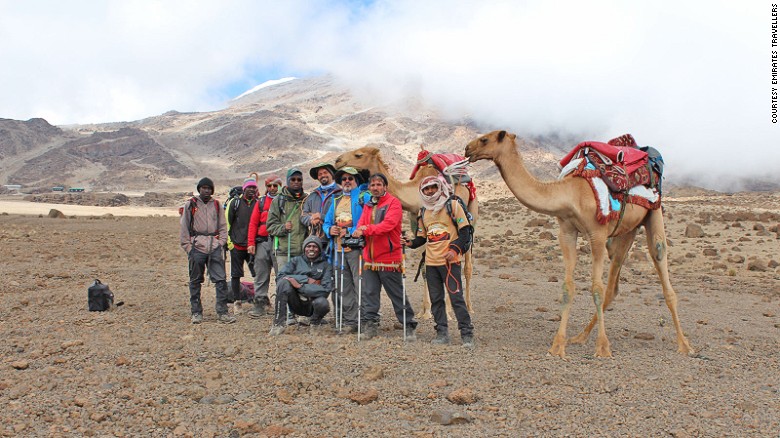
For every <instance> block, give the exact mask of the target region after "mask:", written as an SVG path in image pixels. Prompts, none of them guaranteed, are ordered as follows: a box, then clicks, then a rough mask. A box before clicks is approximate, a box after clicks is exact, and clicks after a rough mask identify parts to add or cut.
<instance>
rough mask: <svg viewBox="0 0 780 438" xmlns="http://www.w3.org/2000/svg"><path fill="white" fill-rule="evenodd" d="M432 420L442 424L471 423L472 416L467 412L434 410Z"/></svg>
mask: <svg viewBox="0 0 780 438" xmlns="http://www.w3.org/2000/svg"><path fill="white" fill-rule="evenodd" d="M431 421H433V422H434V423H438V424H441V425H442V426H449V425H451V424H465V423H471V421H472V419H471V416H470V415H469V414H467V413H465V412H450V411H441V410H439V411H434V412H433V413H432V414H431Z"/></svg>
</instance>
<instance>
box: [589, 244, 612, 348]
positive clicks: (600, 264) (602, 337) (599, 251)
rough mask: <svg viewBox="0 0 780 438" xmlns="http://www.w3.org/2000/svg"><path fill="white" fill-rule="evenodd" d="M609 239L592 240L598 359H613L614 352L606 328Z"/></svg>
mask: <svg viewBox="0 0 780 438" xmlns="http://www.w3.org/2000/svg"><path fill="white" fill-rule="evenodd" d="M606 240H607V238H606V236H599V235H596V236H592V238H591V240H590V247H591V255H592V257H593V267H592V268H591V274H590V275H591V288H592V289H591V294H592V295H593V304H595V305H596V317H597V318H596V324H597V326H598V335H597V336H596V357H612V351H611V350H610V348H609V339H607V330H606V327H605V326H604V296H605V291H604V282H603V279H602V276H603V275H604V262H605V261H606V259H607V242H606Z"/></svg>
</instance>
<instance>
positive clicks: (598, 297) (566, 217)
mask: <svg viewBox="0 0 780 438" xmlns="http://www.w3.org/2000/svg"><path fill="white" fill-rule="evenodd" d="M466 156H467V157H468V158H469V160H470V161H471V162H474V161H478V160H493V162H494V163H495V164H496V166H497V167H498V169H499V171H500V172H501V176H502V178H504V181H505V182H506V184H507V186H509V189H510V190H511V191H512V193H514V195H515V197H516V198H517V199H518V200H519V201H520V202H521V203H522V204H523V205H525V206H526V207H528V208H530V209H531V210H534V211H536V212H539V213H543V214H547V215H550V216H555V217H556V219H557V220H558V225H559V227H560V231H559V235H558V240H559V242H560V245H561V251H562V252H563V262H564V265H565V270H566V275H565V277H566V278H565V287H564V290H565V291H564V294H563V308H562V310H561V324H560V326H559V327H558V332H557V333H556V335H555V338H554V339H553V343H552V347H551V348H550V350H549V352H550V353H551V354H553V355H556V356H560V357H562V358H563V357H565V354H566V353H565V349H566V341H567V340H566V324H567V322H568V320H569V312H570V309H571V304H572V301H573V300H574V293H575V289H574V267H575V264H576V263H577V236H578V235H579V233H582V235H583V236H584V237H585V238H586V239H587V240H588V241H589V242H590V247H591V255H592V258H593V264H592V270H591V281H592V286H591V287H592V295H593V301H594V303H595V304H596V313H595V314H594V315H593V318H592V319H591V321H590V323H589V324H588V325H587V327H585V329H584V330H583V331H582V333H580V334H579V335H578V336H576V337H575V338H572V339H571V340H570V342H572V343H583V342H585V341H586V340H587V339H588V336H589V335H590V331H591V330H592V329H593V326H594V325H595V324H598V337H597V339H596V356H598V357H611V356H612V352H611V351H610V347H609V340H608V339H607V334H606V330H605V328H604V309H606V308H607V307H608V306H609V304H610V303H611V302H612V299H613V298H614V297H615V294H616V292H617V286H618V279H619V276H620V268H621V266H622V265H623V261H624V260H625V259H626V255H627V253H628V250H629V249H630V248H631V245H632V244H633V243H634V236H635V235H636V233H637V230H638V229H639V227H640V226H642V225H644V227H645V230H646V232H647V247H648V249H649V251H650V255H651V258H652V260H653V264H654V265H655V269H656V271H657V272H658V277H659V278H660V280H661V287H662V288H663V293H664V298H665V300H666V305H667V307H669V311H670V312H671V313H672V321H673V322H674V328H675V330H676V331H677V351H678V352H680V353H686V354H689V353H692V352H693V349H692V348H691V346H690V344H689V343H688V339H686V337H685V335H684V334H683V330H682V327H681V326H680V320H679V318H678V317H677V295H676V294H675V292H674V289H672V284H671V282H670V281H669V270H668V268H667V243H666V234H665V231H664V220H663V214H662V212H661V209H657V210H647V209H645V208H643V207H640V206H637V205H634V204H627V205H626V208H625V212H624V214H623V217H622V219H618V220H613V221H611V222H609V223H607V224H600V223H599V222H598V221H597V220H596V209H597V208H598V206H597V204H596V200H595V198H594V196H593V193H592V191H591V188H590V185H589V184H588V182H587V181H586V180H585V179H583V178H579V177H572V176H569V177H567V178H564V179H562V180H557V181H539V180H537V179H536V178H535V177H534V176H533V175H531V174H530V173H529V172H528V169H526V167H525V165H524V164H523V158H522V157H521V156H520V153H519V152H518V150H517V143H515V135H514V134H508V133H507V132H506V131H493V132H491V133H489V134H486V135H483V136H480V137H478V138H476V139H474V140H472V141H471V142H470V143H469V144H468V145H467V146H466ZM607 256H609V258H610V259H611V261H612V263H611V265H610V268H609V278H608V280H607V288H606V293H605V290H604V283H603V281H602V277H603V274H604V263H605V262H606V258H607Z"/></svg>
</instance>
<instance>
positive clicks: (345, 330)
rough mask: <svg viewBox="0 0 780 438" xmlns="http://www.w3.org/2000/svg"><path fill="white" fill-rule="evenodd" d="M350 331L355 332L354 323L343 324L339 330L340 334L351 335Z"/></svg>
mask: <svg viewBox="0 0 780 438" xmlns="http://www.w3.org/2000/svg"><path fill="white" fill-rule="evenodd" d="M352 333H357V326H356V325H345V326H344V327H342V328H341V332H339V334H341V335H351V334H352Z"/></svg>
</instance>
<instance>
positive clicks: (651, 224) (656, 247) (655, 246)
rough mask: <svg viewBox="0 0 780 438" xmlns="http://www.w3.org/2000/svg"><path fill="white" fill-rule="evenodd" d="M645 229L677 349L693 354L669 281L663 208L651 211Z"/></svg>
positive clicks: (675, 295) (675, 296) (680, 351)
mask: <svg viewBox="0 0 780 438" xmlns="http://www.w3.org/2000/svg"><path fill="white" fill-rule="evenodd" d="M645 230H646V231H647V247H648V249H649V250H650V257H651V258H652V259H653V264H654V265H655V270H656V271H657V272H658V278H659V279H660V280H661V287H662V288H663V291H664V300H666V307H668V308H669V312H671V314H672V322H673V323H674V330H675V331H676V332H677V351H678V352H679V353H683V354H692V353H693V352H694V350H693V348H691V345H690V344H689V343H688V339H687V338H686V337H685V334H684V333H683V330H682V326H681V325H680V318H679V317H678V315H677V294H676V293H675V292H674V289H673V288H672V283H671V281H669V267H668V254H667V252H668V247H667V245H666V231H665V229H664V217H663V213H662V212H661V209H657V210H652V211H651V212H650V214H649V215H648V218H647V220H646V222H645Z"/></svg>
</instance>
